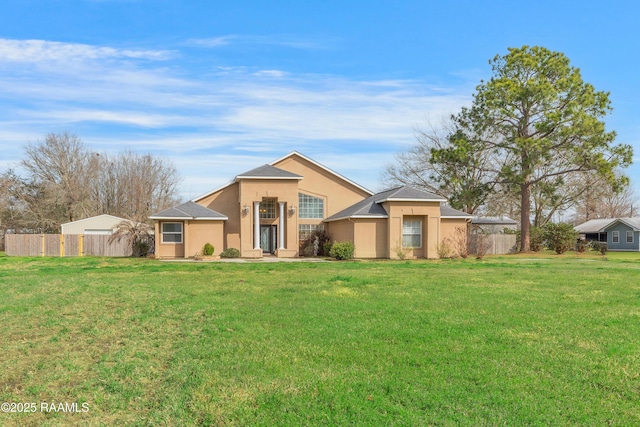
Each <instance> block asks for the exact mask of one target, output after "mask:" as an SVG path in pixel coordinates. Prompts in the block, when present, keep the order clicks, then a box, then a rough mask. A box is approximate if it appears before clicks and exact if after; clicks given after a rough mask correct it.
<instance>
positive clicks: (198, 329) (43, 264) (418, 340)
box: [0, 254, 640, 426]
mask: <svg viewBox="0 0 640 427" xmlns="http://www.w3.org/2000/svg"><path fill="white" fill-rule="evenodd" d="M634 255H635V256H627V255H624V256H619V255H618V254H607V257H600V256H591V255H587V256H577V257H576V256H565V257H558V256H543V257H535V256H531V255H527V256H520V255H519V256H504V257H493V258H488V259H487V260H485V261H477V260H475V259H473V260H471V259H470V260H446V261H407V262H405V261H360V262H328V263H246V264H231V263H167V262H159V261H154V260H135V259H108V258H77V259H70V258H67V259H56V258H10V257H0V295H2V298H1V300H0V332H1V334H0V344H1V347H0V348H1V349H2V353H1V356H0V401H2V402H22V403H32V402H33V403H36V404H37V405H38V407H37V409H38V410H37V411H35V412H34V413H22V414H17V413H0V425H34V426H35V425H65V424H76V423H77V424H84V423H86V424H87V425H89V424H91V425H94V424H98V423H102V424H103V425H238V426H248V425H252V426H255V425H263V426H272V425H282V426H293V425H328V426H329V425H330V426H334V425H376V426H378V425H398V426H401V425H402V426H404V425H474V426H475V425H510V426H515V425H585V424H587V425H606V424H614V425H638V424H640V404H639V402H640V257H639V256H638V254H634ZM42 402H45V403H47V404H50V403H52V402H53V403H59V402H62V403H74V402H75V403H77V404H78V406H77V407H78V408H88V410H87V411H86V412H84V411H82V410H79V411H77V413H65V412H64V411H44V410H42V407H41V406H40V405H41V403H42ZM82 404H85V405H86V406H82ZM16 408H17V406H16Z"/></svg>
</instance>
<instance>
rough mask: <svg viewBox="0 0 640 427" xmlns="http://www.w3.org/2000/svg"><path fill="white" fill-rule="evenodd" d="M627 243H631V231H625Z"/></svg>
mask: <svg viewBox="0 0 640 427" xmlns="http://www.w3.org/2000/svg"><path fill="white" fill-rule="evenodd" d="M627 243H633V231H627Z"/></svg>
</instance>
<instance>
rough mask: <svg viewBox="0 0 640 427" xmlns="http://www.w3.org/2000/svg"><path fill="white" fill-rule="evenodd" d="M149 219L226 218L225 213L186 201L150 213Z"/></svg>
mask: <svg viewBox="0 0 640 427" xmlns="http://www.w3.org/2000/svg"><path fill="white" fill-rule="evenodd" d="M149 218H151V219H183V220H184V219H196V220H227V219H229V218H227V216H226V215H223V214H221V213H220V212H216V211H214V210H212V209H209V208H205V207H204V206H202V205H199V204H197V203H194V202H186V203H183V204H181V205H180V206H176V207H173V208H169V209H165V210H163V211H161V212H158V213H156V214H153V215H151V216H150V217H149Z"/></svg>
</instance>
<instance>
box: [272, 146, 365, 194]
mask: <svg viewBox="0 0 640 427" xmlns="http://www.w3.org/2000/svg"><path fill="white" fill-rule="evenodd" d="M293 156H298V157H300V158H301V159H304V160H306V161H307V162H309V163H311V164H313V165H315V166H317V167H319V168H320V169H322V170H324V171H326V172H328V173H329V174H331V175H333V176H335V177H337V178H339V179H341V180H343V181H346V182H348V183H349V184H351V185H353V186H354V187H356V188H358V189H360V190H362V191H364V192H365V193H367V194H371V195H373V191H371V190H369V189H367V188H364V187H363V186H361V185H360V184H358V183H356V182H354V181H352V180H350V179H349V178H347V177H345V176H343V175H340V174H339V173H338V172H336V171H334V170H331V169H329V168H328V167H326V166H324V165H323V164H321V163H318V162H316V161H315V160H313V159H311V158H309V157H307V156H305V155H304V154H302V153H300V152H298V151H295V150H294V151H292V152H290V153H289V154H287V155H285V156H282V157H280V158H279V159H276V160H274V161H273V162H271V163H269V164H270V165H272V166H273V165H275V164H277V163H280V162H282V161H283V160H286V159H288V158H290V157H293Z"/></svg>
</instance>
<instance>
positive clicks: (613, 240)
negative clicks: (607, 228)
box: [611, 231, 620, 243]
mask: <svg viewBox="0 0 640 427" xmlns="http://www.w3.org/2000/svg"><path fill="white" fill-rule="evenodd" d="M611 243H620V232H619V231H614V232H613V233H612V235H611Z"/></svg>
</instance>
